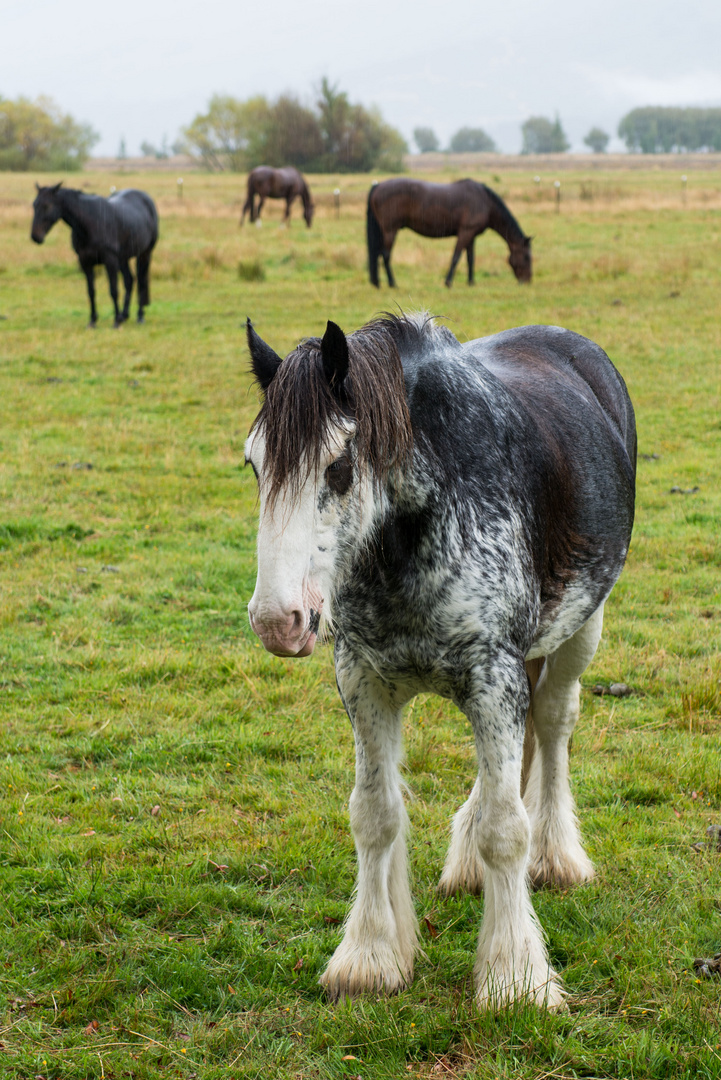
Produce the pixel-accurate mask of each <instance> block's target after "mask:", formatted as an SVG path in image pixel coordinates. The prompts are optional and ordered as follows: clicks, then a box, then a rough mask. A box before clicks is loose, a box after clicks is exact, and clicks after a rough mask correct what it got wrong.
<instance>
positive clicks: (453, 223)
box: [369, 176, 488, 237]
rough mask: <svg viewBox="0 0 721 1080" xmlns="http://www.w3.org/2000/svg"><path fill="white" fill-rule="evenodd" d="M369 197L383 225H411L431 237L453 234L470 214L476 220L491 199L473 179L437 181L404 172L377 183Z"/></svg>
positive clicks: (396, 226)
mask: <svg viewBox="0 0 721 1080" xmlns="http://www.w3.org/2000/svg"><path fill="white" fill-rule="evenodd" d="M369 201H370V206H371V209H372V210H373V213H374V214H375V215H376V217H377V219H378V221H379V222H380V224H381V227H382V228H383V227H385V228H391V229H394V228H399V229H401V228H409V229H412V230H413V231H414V232H417V233H418V234H419V235H421V236H429V237H444V236H454V235H455V234H456V233H457V231H458V228H459V226H460V225H461V224H462V223H463V222H465V221H467V220H468V219H469V215H470V218H473V219H474V220H475V218H476V217H477V215H478V214H479V212H484V211H486V210H487V203H488V199H487V196H486V195H485V194H484V189H483V185H482V184H477V183H476V182H475V181H474V180H456V181H454V182H453V183H450V184H434V183H431V182H430V181H428V180H415V179H412V178H409V177H404V176H398V177H392V178H391V179H390V180H382V181H381V182H380V183H378V184H376V185H375V186H374V187H373V188H372V190H371V194H370V199H369Z"/></svg>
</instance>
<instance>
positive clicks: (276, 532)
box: [245, 320, 410, 656]
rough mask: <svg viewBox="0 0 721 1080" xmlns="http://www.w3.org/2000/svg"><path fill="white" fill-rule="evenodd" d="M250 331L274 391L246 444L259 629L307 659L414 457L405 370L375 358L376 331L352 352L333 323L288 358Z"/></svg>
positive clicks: (383, 354) (273, 645) (272, 643)
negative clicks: (383, 485)
mask: <svg viewBox="0 0 721 1080" xmlns="http://www.w3.org/2000/svg"><path fill="white" fill-rule="evenodd" d="M247 329H248V344H249V346H250V354H251V358H252V368H253V373H254V375H255V378H256V380H257V382H258V383H259V385H260V387H261V390H262V391H263V393H264V402H263V407H262V408H261V411H260V413H259V414H258V417H257V418H256V420H255V423H254V424H253V427H252V429H251V432H250V435H249V436H248V440H247V442H246V445H245V457H246V461H247V463H248V464H250V465H251V466H252V468H253V471H254V472H255V475H256V477H257V480H258V488H259V493H260V519H259V522H258V578H257V582H256V586H255V592H254V593H253V597H252V599H251V601H250V603H249V605H248V612H249V615H250V623H251V626H252V628H253V630H254V631H255V632H256V634H257V635H258V637H259V638H260V639H261V641H262V642H263V645H264V646H265V647H266V649H268V650H269V652H272V653H275V654H276V655H277V656H309V655H310V653H312V651H313V648H314V646H315V642H316V639H317V637H318V633H319V629H321V630H322V626H321V620H322V622H323V625H327V624H329V623H330V622H331V619H332V601H333V594H334V590H335V586H336V582H337V580H338V575H339V573H340V572H341V569H342V567H343V566H345V565H346V563H347V561H348V559H350V558H352V556H353V553H355V552H356V551H357V550H358V547H359V545H362V544H363V543H364V540H365V538H366V537H367V536H368V535H369V533H370V532H371V531H372V529H373V527H374V524H375V520H376V517H377V502H378V499H379V497H380V487H379V484H380V480H379V478H382V477H383V476H384V475H386V474H387V473H388V471H389V469H390V468H391V466H393V465H394V464H396V463H397V462H398V460H399V455H402V454H403V453H406V452H407V450H408V446H409V439H410V423H409V420H408V413H407V406H406V403H405V395H404V392H403V377H402V369H401V365H400V360H399V358H398V354H397V350H395V347H393V349H392V350H391V349H390V348H386V349H385V350H384V351H383V350H378V349H374V347H373V346H374V344H377V338H376V339H373V335H372V333H371V334H370V335H369V338H370V339H372V340H371V341H370V343H369V341H368V340H367V339H364V338H360V335H359V338H360V340H359V342H358V344H357V345H354V343H353V339H352V340H351V348H350V349H349V343H348V341H347V339H346V336H345V334H344V333H343V331H342V330H341V329H340V327H338V326H336V324H335V323H332V322H329V323H328V326H327V328H326V331H325V334H324V336H323V339H322V340H318V339H317V338H313V339H310V340H308V341H305V342H303V343H302V344H301V345H300V346H298V348H297V349H295V350H294V351H293V352H292V353H290V354H289V355H288V356H287V357H286V359H285V360H281V358H280V357H279V356H278V355H277V354H276V353H275V352H274V351H273V350H272V349H271V348H270V347H269V346H268V345H266V344H265V342H263V341H262V340H261V339H260V338H259V337H258V335H257V334H256V332H255V330H254V329H253V327H252V325H251V324H250V320H249V321H248V327H247ZM379 336H380V335H377V337H379ZM391 399H393V403H392V404H389V401H391ZM398 399H402V406H399V405H398ZM401 429H402V430H401ZM406 429H407V430H406ZM403 432H405V442H404V441H403Z"/></svg>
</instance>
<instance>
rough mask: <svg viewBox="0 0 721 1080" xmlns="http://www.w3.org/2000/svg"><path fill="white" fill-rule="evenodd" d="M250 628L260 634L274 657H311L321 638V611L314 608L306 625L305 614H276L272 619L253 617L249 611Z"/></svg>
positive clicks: (265, 646) (266, 647)
mask: <svg viewBox="0 0 721 1080" xmlns="http://www.w3.org/2000/svg"><path fill="white" fill-rule="evenodd" d="M248 616H249V618H250V625H251V627H252V629H253V630H254V632H255V633H256V634H257V635H258V637H259V638H260V640H261V642H262V643H263V647H264V648H265V649H267V650H268V652H270V653H273V655H274V656H290V657H298V658H300V657H303V656H310V655H311V653H312V652H313V649H314V648H315V643H316V641H317V639H318V626H319V624H320V611H314V610H313V608H311V609H310V617H309V619H308V622H307V623H306V621H305V617H304V613H301V612H299V611H295V612H293V613H292V614H290V615H286V614H284V613H282V612H277V613H276V612H274V613H273V614H272V616H268V615H267V614H264V615H263V616H258V615H253V612H252V611H251V609H250V607H249V608H248Z"/></svg>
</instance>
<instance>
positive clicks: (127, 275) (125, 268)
mask: <svg viewBox="0 0 721 1080" xmlns="http://www.w3.org/2000/svg"><path fill="white" fill-rule="evenodd" d="M120 272H121V274H122V275H123V282H124V284H125V302H124V304H123V312H122V320H123V322H125V321H126V319H128V318H129V316H130V297H131V296H132V295H133V275H132V272H131V270H130V263H128V262H127V261H126V262H124V263H121V265H120Z"/></svg>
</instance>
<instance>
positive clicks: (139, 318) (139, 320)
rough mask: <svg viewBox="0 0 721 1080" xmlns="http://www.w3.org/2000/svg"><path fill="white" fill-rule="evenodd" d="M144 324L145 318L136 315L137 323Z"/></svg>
mask: <svg viewBox="0 0 721 1080" xmlns="http://www.w3.org/2000/svg"><path fill="white" fill-rule="evenodd" d="M144 322H145V316H144V315H138V323H144Z"/></svg>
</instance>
